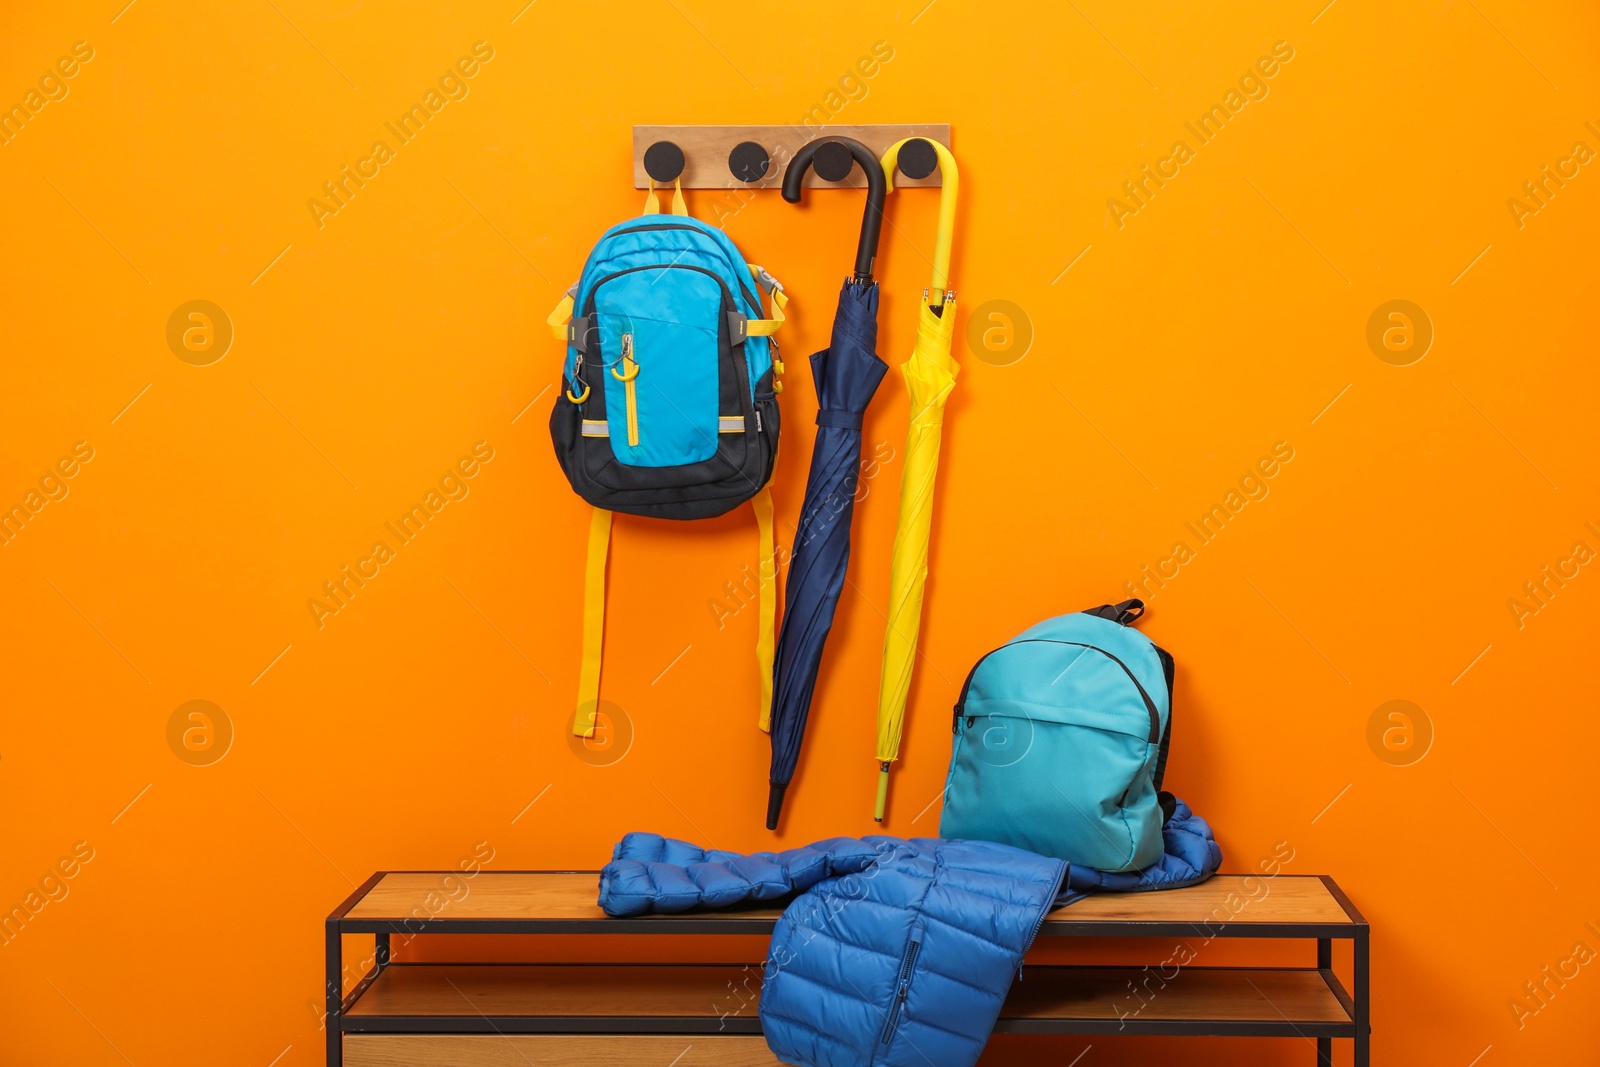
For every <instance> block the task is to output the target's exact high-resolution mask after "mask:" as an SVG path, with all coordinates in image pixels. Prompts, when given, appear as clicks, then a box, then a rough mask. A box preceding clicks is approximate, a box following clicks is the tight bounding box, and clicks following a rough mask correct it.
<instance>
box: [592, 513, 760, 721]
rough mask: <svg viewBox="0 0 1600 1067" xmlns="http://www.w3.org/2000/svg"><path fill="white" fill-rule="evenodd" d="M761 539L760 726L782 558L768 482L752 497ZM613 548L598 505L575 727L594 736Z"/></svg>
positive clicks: (608, 521)
mask: <svg viewBox="0 0 1600 1067" xmlns="http://www.w3.org/2000/svg"><path fill="white" fill-rule="evenodd" d="M750 503H751V506H752V507H753V508H754V509H755V513H756V529H757V536H758V538H759V540H760V549H759V555H758V562H757V564H756V583H757V596H758V599H759V600H760V608H759V612H760V615H759V619H758V621H757V626H758V627H759V629H758V630H757V634H756V671H757V674H758V676H759V677H760V679H761V715H760V724H761V729H763V730H767V729H769V728H770V724H771V720H772V659H773V653H774V649H775V648H776V644H777V642H776V640H775V632H776V630H777V615H778V558H777V551H776V548H775V532H774V527H773V514H772V487H771V486H770V485H764V486H762V487H761V492H759V493H757V494H756V495H755V496H754V497H752V498H751V501H750ZM610 548H611V512H609V511H607V510H605V509H604V508H595V509H594V515H593V516H592V517H591V518H590V520H589V550H588V555H587V558H586V560H585V562H584V572H583V654H582V659H581V661H580V663H579V666H578V706H577V709H576V711H575V712H574V713H573V718H572V733H573V735H574V736H576V737H593V736H594V730H595V721H596V719H597V717H598V715H599V709H600V660H601V650H602V647H603V646H604V644H605V628H606V557H607V555H609V553H610Z"/></svg>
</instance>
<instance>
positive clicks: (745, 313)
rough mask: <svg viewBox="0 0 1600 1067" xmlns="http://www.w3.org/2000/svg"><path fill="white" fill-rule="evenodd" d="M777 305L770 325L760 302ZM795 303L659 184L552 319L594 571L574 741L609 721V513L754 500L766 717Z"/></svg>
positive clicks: (715, 511) (568, 455)
mask: <svg viewBox="0 0 1600 1067" xmlns="http://www.w3.org/2000/svg"><path fill="white" fill-rule="evenodd" d="M761 292H765V293H766V294H767V297H768V299H769V301H770V303H771V307H772V313H771V316H770V317H763V315H762V312H761V298H760V296H759V295H758V294H759V293H761ZM787 304H788V297H787V296H785V295H784V292H783V286H782V285H780V284H778V280H777V279H776V278H774V277H773V276H772V275H771V274H768V273H767V271H766V270H765V269H764V268H762V267H761V266H760V265H758V264H755V263H747V262H746V261H745V258H744V256H743V255H742V254H741V253H740V252H739V249H738V248H737V247H736V246H735V245H734V243H733V241H732V240H730V239H729V237H728V235H727V234H725V233H723V232H722V231H721V230H720V229H718V228H717V227H715V226H712V225H710V224H709V223H705V222H701V221H700V220H699V219H695V218H690V217H689V214H688V208H687V206H686V205H685V204H684V200H683V193H682V191H681V190H676V191H675V192H674V194H673V198H672V214H671V215H663V214H661V205H660V201H659V199H658V198H657V196H656V191H655V187H654V185H652V186H651V189H650V195H649V196H648V197H646V199H645V213H644V216H643V217H641V218H636V219H629V220H628V221H626V222H623V223H620V224H618V225H616V226H613V227H611V229H609V230H607V231H606V232H605V234H604V235H603V236H602V237H601V238H600V240H599V242H598V243H597V244H596V245H595V246H594V251H593V252H591V253H590V254H589V260H588V262H587V263H586V264H584V268H583V273H582V275H580V276H579V278H578V282H577V284H575V285H574V286H573V287H572V288H571V289H570V290H569V291H568V292H567V295H566V296H565V297H563V298H562V300H561V302H560V303H558V304H557V305H556V308H555V310H554V311H552V312H551V313H550V317H549V318H548V319H547V320H546V321H547V322H548V324H549V326H550V329H551V331H552V332H553V333H554V335H555V337H556V339H558V340H559V341H561V342H562V343H563V344H564V346H565V351H564V353H563V356H562V363H561V383H562V385H561V392H560V394H559V395H558V396H557V397H556V401H555V407H554V409H553V410H552V411H551V412H550V439H551V441H552V442H553V443H554V445H555V451H556V459H557V461H558V462H560V464H561V470H562V472H563V473H564V474H566V476H567V480H568V481H569V482H571V483H572V488H573V489H574V490H575V491H576V492H577V494H578V495H579V496H581V497H583V499H585V500H587V501H588V502H589V503H591V504H593V505H594V514H593V516H592V517H591V519H590V522H589V548H588V557H587V561H586V563H585V565H584V607H583V659H582V661H581V664H580V666H579V670H578V702H577V710H576V712H575V714H574V716H573V722H572V732H573V733H574V734H576V735H577V736H579V737H590V736H592V735H593V734H594V731H595V727H596V722H597V717H598V715H599V711H600V659H601V655H600V650H601V645H602V643H603V636H604V627H605V599H606V555H607V553H608V552H609V551H610V545H611V515H612V513H613V512H618V511H620V512H624V513H626V514H630V515H646V516H650V517H652V518H659V519H704V518H710V517H711V516H714V515H721V514H724V513H725V512H728V511H731V510H733V509H734V508H736V507H738V506H739V505H740V504H742V503H744V502H745V501H746V500H749V501H751V502H752V504H753V507H754V510H755V514H756V523H757V527H758V530H759V534H760V538H761V545H760V552H759V555H758V557H757V559H758V561H759V565H758V567H757V568H756V569H757V572H758V578H757V592H758V597H759V600H760V634H759V636H758V638H757V646H756V669H757V672H758V676H759V677H760V678H761V680H762V681H761V707H762V720H763V721H765V718H766V708H767V706H768V705H769V703H770V701H771V696H772V649H773V643H774V637H773V634H774V630H775V623H774V620H775V616H776V611H777V607H776V605H777V593H776V573H777V566H776V563H774V562H773V559H774V532H773V524H772V494H771V492H770V490H769V489H768V486H767V483H768V481H769V480H770V479H771V478H772V468H773V464H774V463H775V462H776V460H777V456H778V396H777V394H778V393H780V392H782V390H783V384H782V382H780V381H779V380H778V376H779V375H781V374H782V373H783V363H782V361H781V360H779V359H778V357H777V342H776V339H775V338H774V337H773V335H774V334H775V333H777V331H778V328H779V327H780V326H782V325H783V322H784V311H783V309H784V307H785V306H786V305H787Z"/></svg>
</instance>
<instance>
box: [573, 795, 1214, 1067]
mask: <svg viewBox="0 0 1600 1067" xmlns="http://www.w3.org/2000/svg"><path fill="white" fill-rule="evenodd" d="M1162 840H1163V844H1164V846H1165V853H1164V855H1163V856H1162V857H1161V859H1160V860H1159V861H1157V862H1156V863H1154V864H1152V865H1151V866H1149V867H1146V868H1144V869H1143V870H1140V871H1132V872H1127V873H1106V872H1101V871H1096V870H1092V869H1090V868H1088V867H1077V866H1074V867H1071V868H1070V869H1067V865H1066V864H1065V863H1063V862H1062V861H1061V860H1058V859H1050V858H1047V857H1044V856H1036V855H1034V854H1033V853H1031V852H1024V851H1022V850H1021V849H1016V848H1012V847H1010V846H1008V845H997V844H991V843H989V842H986V841H940V840H931V839H927V838H918V839H916V840H913V841H903V840H901V839H900V838H897V837H869V838H865V839H863V840H857V839H856V838H853V837H836V838H832V839H830V840H827V841H818V842H817V843H816V844H813V845H807V846H806V847H804V848H796V849H790V850H788V851H786V852H776V853H774V852H760V853H756V854H754V855H750V856H745V855H741V854H739V853H737V852H722V851H713V850H707V849H703V848H699V847H698V846H695V845H691V844H687V843H686V842H683V841H675V840H672V839H671V838H666V837H661V836H660V835H658V834H644V833H633V834H628V835H627V836H626V837H624V838H623V839H622V841H621V842H620V843H619V844H618V845H617V846H616V849H615V850H614V851H613V859H612V861H611V862H610V863H608V864H606V867H605V869H604V870H603V871H601V872H600V906H601V907H602V908H604V909H605V911H606V914H608V915H644V914H648V913H650V912H683V911H689V910H691V909H693V908H716V907H727V906H729V905H732V904H738V903H742V902H746V901H751V902H758V901H781V900H787V899H789V898H791V897H794V901H793V903H791V904H790V905H789V907H788V909H787V910H785V911H784V913H783V918H782V919H780V920H779V922H778V926H777V929H776V930H775V931H774V932H773V935H772V944H771V947H770V948H769V950H768V954H767V966H766V974H765V980H764V982H763V985H762V989H761V1009H760V1018H761V1026H762V1030H763V1031H764V1032H765V1034H766V1037H767V1044H768V1045H769V1046H770V1047H771V1048H772V1051H773V1052H774V1053H775V1054H776V1055H777V1056H778V1057H779V1058H781V1059H783V1060H784V1061H785V1062H788V1063H795V1064H802V1065H804V1067H877V1065H883V1067H971V1065H972V1064H974V1063H976V1062H977V1060H978V1056H979V1054H980V1053H982V1051H983V1046H984V1043H985V1042H986V1041H987V1040H988V1037H989V1032H990V1031H991V1030H992V1029H993V1028H994V1021H995V1019H996V1018H998V1017H999V1014H1000V1008H1001V1005H1002V1003H1003V1002H1004V1000H1005V997H1006V993H1007V992H1008V991H1009V990H1010V988H1011V979H1012V977H1013V976H1014V975H1015V974H1016V973H1017V969H1018V968H1019V967H1020V966H1021V963H1022V956H1023V953H1025V952H1026V951H1027V949H1028V946H1029V945H1030V944H1031V943H1032V942H1033V938H1034V935H1035V934H1036V933H1037V932H1038V930H1039V925H1040V923H1041V922H1043V920H1044V917H1045V915H1046V914H1047V913H1048V912H1049V911H1050V909H1051V908H1052V907H1055V906H1057V905H1060V904H1068V903H1071V902H1072V901H1075V900H1078V899H1080V898H1082V897H1083V896H1085V895H1087V894H1089V893H1091V892H1140V891H1145V890H1154V889H1177V888H1180V887H1182V886H1186V885H1194V884H1196V883H1198V882H1203V881H1205V880H1206V879H1207V878H1209V877H1211V876H1212V875H1213V874H1215V873H1216V871H1217V868H1218V867H1220V866H1221V865H1222V850H1221V849H1220V848H1218V847H1217V842H1216V839H1215V838H1214V837H1213V836H1212V833H1211V827H1210V826H1208V825H1207V824H1206V821H1205V820H1204V819H1202V818H1200V817H1199V816H1198V815H1195V814H1194V813H1193V812H1192V811H1190V810H1189V806H1188V805H1187V804H1185V803H1184V802H1183V801H1181V800H1178V801H1176V803H1175V805H1174V810H1173V814H1172V817H1171V818H1170V819H1168V820H1167V822H1166V826H1165V827H1164V829H1163V831H1162ZM797 893H798V894H800V895H799V896H798V897H796V896H795V894H797Z"/></svg>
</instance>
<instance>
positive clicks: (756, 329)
mask: <svg viewBox="0 0 1600 1067" xmlns="http://www.w3.org/2000/svg"><path fill="white" fill-rule="evenodd" d="M745 266H747V267H749V268H750V273H751V275H753V276H754V277H755V280H756V284H757V285H759V286H760V287H761V288H762V290H763V291H765V292H766V294H767V297H768V299H769V300H770V301H771V303H772V318H770V319H751V320H750V321H749V323H748V324H747V326H746V332H747V333H748V334H749V335H750V336H751V337H771V336H772V335H773V334H775V333H777V332H778V329H779V327H781V326H782V325H783V323H784V320H785V316H784V314H783V312H784V309H785V308H787V307H788V306H789V295H788V294H787V293H785V292H784V291H783V283H782V282H780V281H778V279H776V278H774V277H773V276H772V275H770V274H768V273H767V269H766V268H765V267H763V266H762V265H761V264H759V263H746V264H745ZM778 373H779V374H782V373H783V369H782V368H781V367H780V368H779V369H778Z"/></svg>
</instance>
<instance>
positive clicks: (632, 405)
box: [611, 333, 639, 448]
mask: <svg viewBox="0 0 1600 1067" xmlns="http://www.w3.org/2000/svg"><path fill="white" fill-rule="evenodd" d="M617 363H618V366H616V367H612V368H611V376H612V377H613V378H615V379H616V380H617V381H619V382H621V383H622V384H623V390H624V392H625V394H626V398H627V405H628V445H629V447H632V448H637V447H638V446H639V406H638V394H637V393H636V391H635V389H634V385H633V380H634V379H635V378H637V377H639V361H638V360H637V359H635V358H634V355H633V334H631V333H625V334H623V335H622V355H621V357H620V358H619V359H618V361H617ZM619 371H620V372H621V373H618V372H619Z"/></svg>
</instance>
